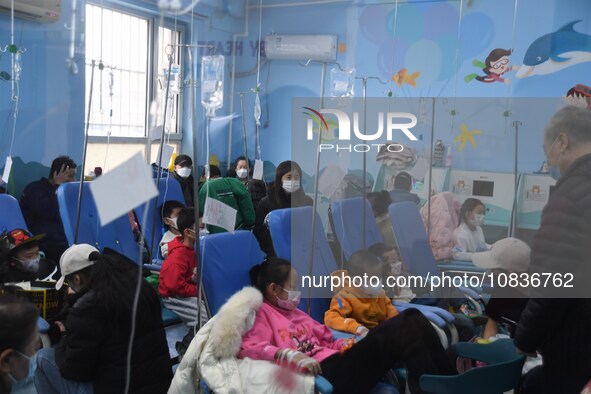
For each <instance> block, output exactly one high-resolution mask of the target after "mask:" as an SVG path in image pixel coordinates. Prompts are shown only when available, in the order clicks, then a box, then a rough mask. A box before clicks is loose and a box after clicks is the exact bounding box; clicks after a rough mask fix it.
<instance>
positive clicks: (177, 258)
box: [158, 208, 207, 331]
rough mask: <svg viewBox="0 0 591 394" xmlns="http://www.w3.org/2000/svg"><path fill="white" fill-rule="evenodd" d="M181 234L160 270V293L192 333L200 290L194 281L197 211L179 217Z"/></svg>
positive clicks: (170, 246) (204, 318)
mask: <svg viewBox="0 0 591 394" xmlns="http://www.w3.org/2000/svg"><path fill="white" fill-rule="evenodd" d="M176 222H177V228H178V231H179V234H180V235H178V236H177V237H176V238H174V239H173V240H172V241H170V242H169V243H168V257H167V258H166V260H164V263H162V269H161V270H160V275H159V278H158V280H159V282H158V293H159V294H160V296H161V297H162V303H163V304H164V306H165V307H167V308H168V309H170V310H171V311H173V312H175V313H176V314H177V315H179V317H180V318H181V320H182V321H183V323H185V324H186V325H187V326H188V327H189V328H190V329H191V331H192V329H193V328H194V327H195V325H196V324H197V321H198V319H197V312H198V308H197V296H198V291H199V289H198V288H197V283H195V281H194V279H193V275H194V273H195V270H196V268H197V264H196V261H197V258H196V255H195V242H196V241H195V240H196V237H198V236H199V235H198V233H197V231H198V230H197V229H196V226H195V210H194V209H193V208H183V209H181V210H180V212H179V214H178V216H177V221H176ZM206 321H207V311H206V309H205V305H204V304H203V301H202V305H201V324H205V322H206Z"/></svg>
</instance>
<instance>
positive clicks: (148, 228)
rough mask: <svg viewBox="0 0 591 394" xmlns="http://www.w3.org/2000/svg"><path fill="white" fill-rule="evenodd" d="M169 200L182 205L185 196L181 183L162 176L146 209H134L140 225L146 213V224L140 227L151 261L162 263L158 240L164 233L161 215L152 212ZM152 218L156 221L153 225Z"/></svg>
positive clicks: (143, 206) (141, 207) (142, 207)
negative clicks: (155, 195) (156, 194)
mask: <svg viewBox="0 0 591 394" xmlns="http://www.w3.org/2000/svg"><path fill="white" fill-rule="evenodd" d="M171 200H176V201H179V202H181V203H182V204H183V205H184V204H185V197H184V196H183V191H182V190H181V185H180V184H179V183H178V182H177V181H176V180H175V179H174V178H168V177H167V178H162V179H160V181H159V182H158V197H156V198H154V199H152V200H150V204H149V205H148V209H146V207H145V205H140V206H139V207H137V208H135V209H134V211H135V214H136V215H137V218H138V220H139V221H140V225H141V224H142V223H141V222H142V221H143V219H144V215H146V214H147V215H148V216H147V217H146V224H145V226H143V227H142V234H143V236H144V240H145V242H146V246H147V248H148V250H150V251H151V252H152V261H154V262H157V263H160V264H162V255H161V254H160V248H159V247H158V245H159V244H160V240H161V239H162V235H163V233H164V225H163V223H162V217H161V216H162V215H161V214H160V212H156V216H155V217H154V212H155V211H156V210H157V209H158V208H160V206H162V204H163V203H164V202H166V201H171ZM154 203H156V204H154ZM154 220H155V222H156V223H155V226H153V223H154ZM152 229H154V248H152Z"/></svg>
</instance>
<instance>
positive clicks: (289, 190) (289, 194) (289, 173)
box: [254, 160, 313, 256]
mask: <svg viewBox="0 0 591 394" xmlns="http://www.w3.org/2000/svg"><path fill="white" fill-rule="evenodd" d="M301 179H302V169H301V168H300V166H299V165H298V163H296V162H295V161H291V160H287V161H284V162H282V163H280V164H279V165H278V166H277V171H276V172H275V182H274V183H273V185H272V186H271V188H270V189H269V194H268V195H267V196H266V197H265V198H263V199H262V200H261V202H260V203H259V204H258V206H256V217H255V223H254V235H255V236H256V237H257V239H258V241H259V244H260V245H261V249H262V250H263V252H265V253H266V254H267V256H274V255H275V250H274V249H273V242H272V240H271V234H270V233H269V230H268V229H267V228H266V226H265V224H264V223H265V218H266V217H267V215H268V214H269V212H271V211H274V210H276V209H283V208H295V207H303V206H307V205H312V203H313V202H312V199H311V198H310V197H308V196H306V193H304V190H303V189H302V187H301Z"/></svg>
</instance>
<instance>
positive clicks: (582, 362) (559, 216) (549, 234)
mask: <svg viewBox="0 0 591 394" xmlns="http://www.w3.org/2000/svg"><path fill="white" fill-rule="evenodd" d="M544 153H545V155H546V157H547V160H548V164H549V165H550V166H551V167H554V168H557V169H559V170H560V174H562V176H561V177H560V179H559V180H558V182H557V184H556V187H555V188H554V190H553V192H552V194H551V195H550V198H549V200H548V204H547V205H546V207H545V208H544V211H543V213H542V224H541V227H540V229H539V230H538V232H537V233H536V235H535V238H534V240H533V243H532V254H531V265H530V269H529V274H530V278H532V277H533V275H534V274H536V275H540V279H541V285H540V286H537V287H536V284H535V283H533V282H531V283H532V284H533V286H532V289H531V292H530V293H531V294H530V295H531V297H532V298H531V299H530V301H529V302H528V304H527V306H526V308H525V311H524V312H523V314H522V315H521V319H520V321H519V325H518V327H517V331H516V334H515V345H516V346H517V348H518V349H519V350H520V351H521V352H522V353H524V354H532V353H535V352H536V351H539V352H540V353H541V354H542V356H543V359H544V365H543V367H541V368H542V370H541V371H537V372H541V373H536V374H535V376H536V377H537V378H539V379H540V380H541V382H538V383H537V384H532V382H528V384H527V386H530V385H532V386H538V387H542V388H543V389H541V390H543V392H545V393H564V394H571V393H572V394H575V393H576V394H578V393H580V392H581V390H582V388H583V386H584V385H585V384H586V383H587V382H588V381H589V380H590V379H591V341H589V327H591V299H590V298H589V297H590V294H589V293H590V288H591V286H589V283H588V280H589V279H590V278H591V276H590V274H591V262H590V261H589V258H590V256H591V111H588V110H585V109H580V108H576V107H572V106H568V107H565V108H563V109H561V110H560V111H558V112H557V113H556V114H555V115H554V116H553V117H552V119H550V121H549V122H548V124H547V125H546V127H545V133H544ZM543 274H546V275H551V277H550V280H549V281H548V283H547V285H546V287H543V284H544V281H545V278H544V277H543V276H542V275H543ZM558 275H561V278H562V280H561V282H562V285H561V284H560V283H559V282H557V281H556V278H558ZM571 275H572V280H569V278H571ZM565 285H572V286H573V287H572V288H568V287H567V286H565ZM566 297H568V298H566ZM532 379H533V378H532ZM527 380H528V379H526V381H527ZM540 392H542V391H536V393H540Z"/></svg>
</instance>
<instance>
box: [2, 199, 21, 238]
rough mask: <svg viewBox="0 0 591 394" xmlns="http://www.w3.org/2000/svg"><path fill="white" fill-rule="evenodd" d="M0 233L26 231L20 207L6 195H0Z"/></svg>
mask: <svg viewBox="0 0 591 394" xmlns="http://www.w3.org/2000/svg"><path fill="white" fill-rule="evenodd" d="M0 212H2V215H0V233H1V232H2V231H5V230H6V231H12V230H14V229H17V228H21V229H23V230H28V229H27V223H26V222H25V218H24V217H23V213H22V211H21V207H20V205H19V203H18V201H17V200H16V198H14V197H12V196H11V195H8V194H0Z"/></svg>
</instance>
